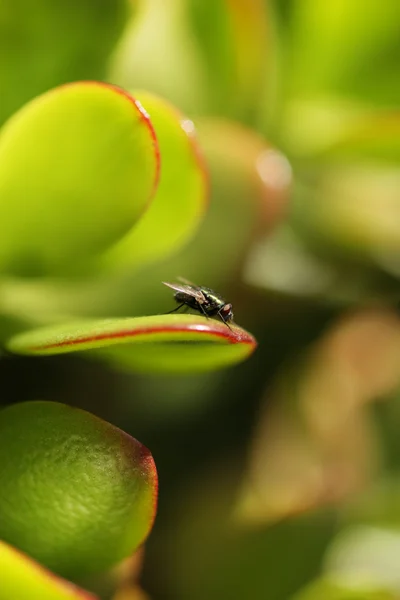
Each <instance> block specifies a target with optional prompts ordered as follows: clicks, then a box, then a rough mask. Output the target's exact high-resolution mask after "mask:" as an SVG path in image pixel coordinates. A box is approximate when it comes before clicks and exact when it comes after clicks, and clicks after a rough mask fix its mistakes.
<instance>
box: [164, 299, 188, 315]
mask: <svg viewBox="0 0 400 600" xmlns="http://www.w3.org/2000/svg"><path fill="white" fill-rule="evenodd" d="M182 306H185V303H184V302H182V304H180V305H179V306H177V307H176V308H174V309H173V310H169V311H168V312H167V313H164V314H165V315H170V314H171V313H174V312H176V311H177V310H179V309H180V308H182Z"/></svg>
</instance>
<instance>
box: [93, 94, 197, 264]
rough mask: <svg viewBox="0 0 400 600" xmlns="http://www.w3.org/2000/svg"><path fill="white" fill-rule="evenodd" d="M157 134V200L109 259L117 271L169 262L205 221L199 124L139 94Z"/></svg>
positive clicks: (151, 95)
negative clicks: (158, 164)
mask: <svg viewBox="0 0 400 600" xmlns="http://www.w3.org/2000/svg"><path fill="white" fill-rule="evenodd" d="M135 98H138V99H139V101H140V102H141V103H142V104H143V106H144V107H145V108H146V112H147V113H148V114H149V115H150V118H151V121H152V123H153V124H154V127H155V129H156V131H157V138H158V140H159V144H160V151H161V156H162V162H161V170H160V181H159V185H158V187H157V190H156V193H155V197H154V198H153V201H152V203H151V206H150V207H149V208H148V210H147V211H146V213H145V214H144V215H143V217H142V218H141V219H140V221H139V222H138V223H137V225H136V226H135V227H134V228H133V229H132V230H131V231H130V232H129V233H128V234H127V235H126V236H125V237H124V238H123V239H122V240H121V242H119V243H117V244H116V246H115V247H113V248H112V249H111V250H110V252H108V253H106V255H105V260H104V262H105V264H106V266H109V267H110V268H111V269H115V268H118V267H119V266H126V265H128V266H135V265H137V264H139V265H143V264H144V263H146V262H149V261H150V262H151V261H153V260H157V259H159V258H163V259H164V258H166V257H167V256H168V255H169V254H171V253H172V252H173V251H174V250H176V249H178V248H180V247H181V246H182V245H183V244H184V243H185V242H186V241H187V240H188V239H189V238H190V237H191V235H192V234H193V232H194V231H195V229H196V228H197V226H198V224H199V223H200V220H201V218H202V217H203V214H204V211H205V208H206V200H207V192H208V182H207V172H206V168H205V162H204V160H203V157H202V155H201V152H200V148H199V145H198V142H197V139H196V137H195V129H194V124H193V123H192V121H190V120H189V119H186V118H185V117H184V116H183V115H182V114H181V113H179V111H178V110H177V109H176V108H175V107H174V106H172V105H171V104H169V103H168V102H166V101H165V100H163V99H162V98H158V97H157V96H154V95H153V94H149V93H147V92H137V93H136V92H135Z"/></svg>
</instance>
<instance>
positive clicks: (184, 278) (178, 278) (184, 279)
mask: <svg viewBox="0 0 400 600" xmlns="http://www.w3.org/2000/svg"><path fill="white" fill-rule="evenodd" d="M177 280H178V281H180V282H181V283H183V284H185V285H190V286H191V287H194V288H197V287H199V286H198V285H196V284H195V283H193V281H189V279H186V277H180V276H178V277H177Z"/></svg>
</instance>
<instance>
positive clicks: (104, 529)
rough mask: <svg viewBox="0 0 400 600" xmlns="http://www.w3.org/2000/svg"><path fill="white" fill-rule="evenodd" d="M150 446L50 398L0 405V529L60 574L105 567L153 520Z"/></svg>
mask: <svg viewBox="0 0 400 600" xmlns="http://www.w3.org/2000/svg"><path fill="white" fill-rule="evenodd" d="M156 494H157V474H156V470H155V465H154V461H153V459H152V456H151V454H150V452H149V451H148V450H147V449H146V448H145V447H144V446H142V445H141V444H140V443H139V442H138V441H137V440H135V439H134V438H132V437H130V436H129V435H127V434H126V433H124V432H123V431H121V430H120V429H118V428H116V427H114V426H113V425H111V424H109V423H106V422H104V421H102V420H101V419H99V418H97V417H95V416H93V415H91V414H90V413H87V412H85V411H82V410H78V409H75V408H71V407H69V406H65V405H63V404H58V403H54V402H42V401H35V402H26V403H22V404H15V405H13V406H10V407H7V408H5V409H3V410H2V411H1V412H0V537H1V539H3V540H4V541H6V542H8V543H10V544H13V545H14V546H15V547H16V548H18V549H20V550H22V551H23V552H26V553H27V554H29V555H30V556H31V557H33V558H34V559H36V560H38V561H39V562H40V563H42V564H43V565H45V566H47V567H48V568H50V569H51V570H53V571H55V572H56V573H59V574H61V575H63V576H65V577H72V578H76V577H80V576H83V575H86V574H88V573H91V572H97V571H100V570H104V569H106V568H108V567H110V566H112V565H113V564H115V563H117V562H119V561H120V560H121V559H123V558H125V557H126V556H128V555H130V554H132V552H133V551H134V550H135V549H136V548H137V547H138V546H139V545H140V544H141V543H142V542H143V541H144V539H145V538H146V536H147V534H148V532H149V530H150V528H151V525H152V523H153V520H154V515H155V506H156Z"/></svg>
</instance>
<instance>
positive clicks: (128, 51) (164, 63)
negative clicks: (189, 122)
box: [110, 0, 207, 113]
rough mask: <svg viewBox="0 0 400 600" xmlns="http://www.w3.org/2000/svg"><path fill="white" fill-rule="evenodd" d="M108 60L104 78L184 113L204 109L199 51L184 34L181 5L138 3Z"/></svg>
mask: <svg viewBox="0 0 400 600" xmlns="http://www.w3.org/2000/svg"><path fill="white" fill-rule="evenodd" d="M136 4H137V8H136V10H135V12H134V13H132V16H131V19H130V21H129V23H128V25H127V26H126V29H125V32H124V34H123V36H122V38H121V40H120V41H119V43H118V46H117V48H116V50H115V52H114V54H113V57H112V59H111V66H110V79H111V81H114V82H116V83H117V84H119V85H122V86H123V87H125V88H128V89H129V88H143V89H147V90H149V91H151V92H154V93H156V94H159V95H160V96H163V97H165V98H168V100H171V101H172V102H173V103H174V104H175V105H176V106H178V107H179V108H180V109H181V110H183V111H185V112H187V113H193V112H196V111H198V110H199V109H200V107H203V106H204V105H206V104H207V100H206V98H207V85H206V75H205V72H204V69H203V67H202V65H201V63H200V61H199V58H200V57H199V52H198V49H197V48H196V44H195V42H194V40H193V36H192V32H191V31H190V30H189V29H188V26H187V19H186V15H185V13H186V0H169V2H168V3H166V2H164V0H139V1H138V2H137V3H136Z"/></svg>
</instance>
